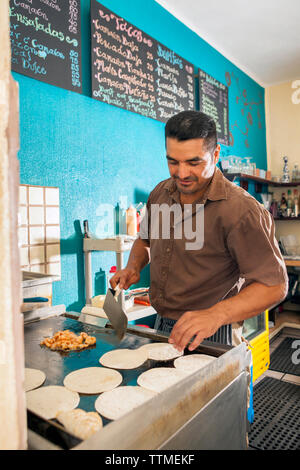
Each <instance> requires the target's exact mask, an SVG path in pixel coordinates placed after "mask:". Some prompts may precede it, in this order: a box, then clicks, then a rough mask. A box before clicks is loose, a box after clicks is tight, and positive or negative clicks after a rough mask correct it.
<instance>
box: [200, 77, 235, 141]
mask: <svg viewBox="0 0 300 470" xmlns="http://www.w3.org/2000/svg"><path fill="white" fill-rule="evenodd" d="M199 108H200V111H202V112H203V113H205V114H208V115H209V116H211V117H212V118H213V119H214V120H215V122H216V127H217V135H218V143H220V144H224V145H229V121H228V117H229V116H228V87H227V86H226V85H223V83H221V82H219V81H218V80H216V79H215V78H214V77H211V76H210V75H208V74H207V73H206V72H203V70H200V69H199Z"/></svg>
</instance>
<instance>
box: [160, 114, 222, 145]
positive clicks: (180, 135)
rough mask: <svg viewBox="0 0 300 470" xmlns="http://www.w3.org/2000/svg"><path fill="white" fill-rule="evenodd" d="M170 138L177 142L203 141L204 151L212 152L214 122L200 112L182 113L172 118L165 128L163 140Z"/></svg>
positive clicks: (214, 142) (215, 138)
mask: <svg viewBox="0 0 300 470" xmlns="http://www.w3.org/2000/svg"><path fill="white" fill-rule="evenodd" d="M167 137H172V138H174V139H177V140H179V141H182V140H189V139H204V141H205V145H206V149H207V151H209V152H213V151H214V150H215V148H216V145H217V129H216V123H215V121H214V120H213V119H212V118H211V117H210V116H208V115H207V114H204V113H201V112H200V111H182V112H181V113H178V114H175V116H172V117H171V118H170V119H169V120H168V122H167V123H166V127H165V138H166V139H167Z"/></svg>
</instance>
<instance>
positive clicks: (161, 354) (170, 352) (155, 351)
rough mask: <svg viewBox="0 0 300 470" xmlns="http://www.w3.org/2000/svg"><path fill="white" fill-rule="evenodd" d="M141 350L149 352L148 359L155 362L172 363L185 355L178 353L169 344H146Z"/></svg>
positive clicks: (181, 352)
mask: <svg viewBox="0 0 300 470" xmlns="http://www.w3.org/2000/svg"><path fill="white" fill-rule="evenodd" d="M139 349H140V350H145V351H147V353H148V358H149V359H152V360H154V361H171V360H172V359H175V357H179V356H182V355H183V351H178V349H176V348H175V347H174V346H173V345H172V344H169V343H149V344H144V346H141V347H140V348H139Z"/></svg>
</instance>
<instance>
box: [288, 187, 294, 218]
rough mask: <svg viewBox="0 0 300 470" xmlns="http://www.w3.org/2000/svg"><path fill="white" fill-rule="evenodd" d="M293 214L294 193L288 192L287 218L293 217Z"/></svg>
mask: <svg viewBox="0 0 300 470" xmlns="http://www.w3.org/2000/svg"><path fill="white" fill-rule="evenodd" d="M292 212H293V199H292V191H291V190H290V189H289V190H288V198H287V216H288V217H291V216H292Z"/></svg>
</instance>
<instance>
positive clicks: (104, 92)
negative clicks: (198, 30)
mask: <svg viewBox="0 0 300 470" xmlns="http://www.w3.org/2000/svg"><path fill="white" fill-rule="evenodd" d="M91 39H92V41H91V53H92V97H93V98H94V99H96V100H99V101H103V102H105V103H108V104H112V105H114V106H118V107H120V108H124V109H126V110H128V111H132V112H135V113H138V114H141V115H143V116H146V117H150V118H153V119H156V120H159V121H162V122H166V121H167V120H168V119H169V118H170V117H171V116H173V115H174V114H176V113H178V112H180V111H183V110H192V109H194V108H195V97H194V67H193V65H192V64H190V63H189V62H187V61H186V60H185V59H183V58H182V57H180V56H179V55H178V54H176V53H175V52H174V51H172V50H170V49H168V48H167V47H165V46H164V45H162V44H160V43H159V42H158V41H156V40H155V39H153V38H152V37H150V36H149V35H147V34H146V33H145V32H144V31H141V30H140V29H139V28H137V27H136V26H134V25H132V24H130V23H129V22H128V21H127V20H125V19H124V18H121V17H119V16H117V15H116V14H115V13H113V12H112V11H110V10H108V9H107V8H105V7H104V6H103V5H101V4H100V3H99V2H98V1H96V0H91Z"/></svg>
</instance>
